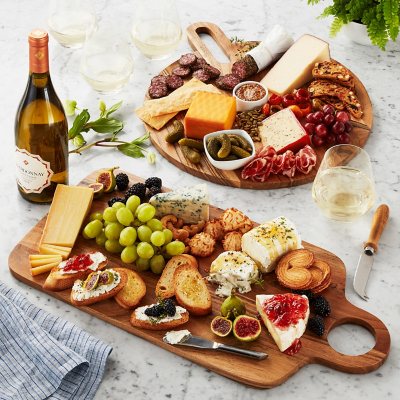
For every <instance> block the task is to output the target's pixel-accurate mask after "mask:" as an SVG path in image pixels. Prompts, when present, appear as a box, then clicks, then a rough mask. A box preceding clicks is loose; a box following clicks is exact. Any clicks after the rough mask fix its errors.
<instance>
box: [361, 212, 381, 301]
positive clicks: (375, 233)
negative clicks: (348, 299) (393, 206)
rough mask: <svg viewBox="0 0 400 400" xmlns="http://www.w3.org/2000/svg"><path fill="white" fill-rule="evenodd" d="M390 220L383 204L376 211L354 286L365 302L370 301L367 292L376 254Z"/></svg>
mask: <svg viewBox="0 0 400 400" xmlns="http://www.w3.org/2000/svg"><path fill="white" fill-rule="evenodd" d="M388 218H389V207H388V206H387V205H386V204H381V205H380V206H379V207H378V208H377V209H376V211H375V214H374V217H373V219H372V227H371V231H370V233H369V238H368V240H367V241H366V242H365V244H364V251H363V252H362V253H361V255H360V259H359V260H358V265H357V269H356V273H355V275H354V281H353V286H354V290H355V291H356V293H357V294H358V295H359V296H360V297H361V298H362V299H364V300H368V296H367V294H366V292H365V287H366V285H367V281H368V277H369V273H370V272H371V268H372V265H373V263H374V254H375V253H376V252H377V251H378V242H379V239H380V237H381V235H382V232H383V229H384V228H385V226H386V223H387V221H388Z"/></svg>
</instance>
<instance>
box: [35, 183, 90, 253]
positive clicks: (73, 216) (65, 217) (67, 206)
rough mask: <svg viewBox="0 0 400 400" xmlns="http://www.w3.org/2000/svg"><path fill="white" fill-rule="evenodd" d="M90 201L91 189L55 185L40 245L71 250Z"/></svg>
mask: <svg viewBox="0 0 400 400" xmlns="http://www.w3.org/2000/svg"><path fill="white" fill-rule="evenodd" d="M92 200H93V189H89V188H85V187H80V186H66V185H57V188H56V191H55V193H54V198H53V202H52V203H51V207H50V211H49V215H48V216H47V220H46V225H45V227H44V230H43V234H42V239H41V241H40V243H41V244H51V245H57V246H63V247H70V248H72V247H73V246H74V243H75V240H76V238H77V236H78V234H79V231H80V229H81V226H82V223H83V221H84V219H85V217H86V214H87V213H88V211H89V209H90V207H91V205H92ZM43 254H51V253H43ZM54 254H57V253H54Z"/></svg>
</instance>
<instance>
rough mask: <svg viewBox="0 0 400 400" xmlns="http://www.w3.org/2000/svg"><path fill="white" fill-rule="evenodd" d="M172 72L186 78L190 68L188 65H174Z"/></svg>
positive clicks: (190, 71)
mask: <svg viewBox="0 0 400 400" xmlns="http://www.w3.org/2000/svg"><path fill="white" fill-rule="evenodd" d="M172 73H173V74H174V75H176V76H180V77H181V78H186V77H188V76H189V75H190V74H191V73H192V70H191V69H190V67H176V68H174V69H173V70H172Z"/></svg>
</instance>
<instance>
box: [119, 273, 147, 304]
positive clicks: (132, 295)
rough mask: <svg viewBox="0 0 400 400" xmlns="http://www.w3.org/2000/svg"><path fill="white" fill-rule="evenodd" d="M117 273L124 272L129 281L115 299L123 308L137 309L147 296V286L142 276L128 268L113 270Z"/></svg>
mask: <svg viewBox="0 0 400 400" xmlns="http://www.w3.org/2000/svg"><path fill="white" fill-rule="evenodd" d="M113 269H114V271H116V272H124V273H125V274H126V275H127V277H128V281H127V282H126V285H125V286H124V287H123V288H122V290H120V291H119V292H118V293H117V294H116V295H115V297H114V299H115V301H116V302H117V303H118V304H119V305H120V306H121V307H123V308H126V309H129V308H133V307H136V306H137V305H138V304H139V303H140V301H141V300H142V299H143V297H144V296H145V295H146V284H145V283H144V281H143V279H142V278H141V276H140V275H139V274H138V273H137V272H135V271H133V270H131V269H128V268H113Z"/></svg>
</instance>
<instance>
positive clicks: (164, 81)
mask: <svg viewBox="0 0 400 400" xmlns="http://www.w3.org/2000/svg"><path fill="white" fill-rule="evenodd" d="M153 83H154V84H158V83H162V84H164V85H166V84H167V77H166V76H165V75H157V76H155V77H154V78H151V85H152V84H153Z"/></svg>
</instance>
